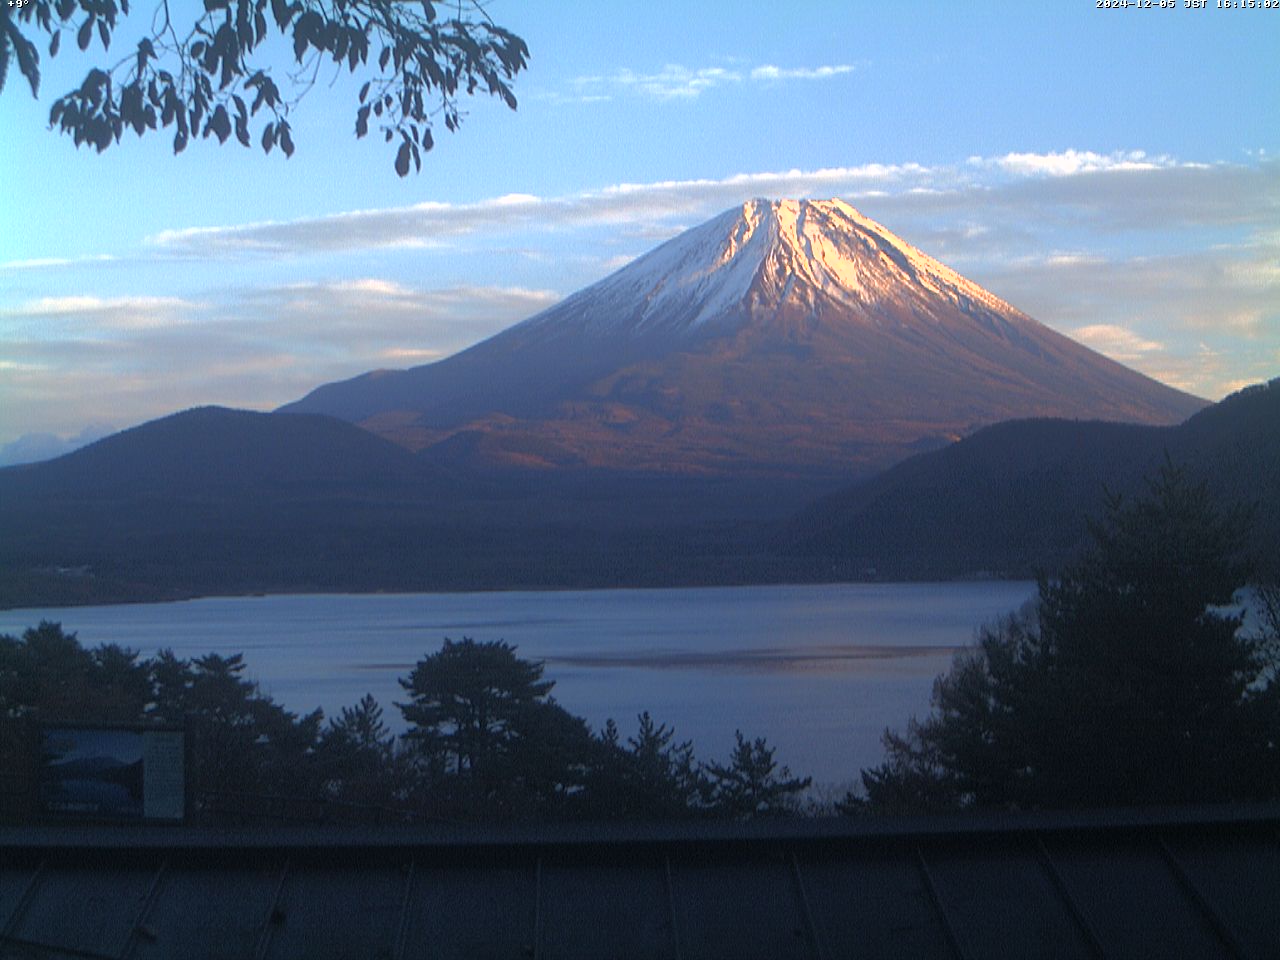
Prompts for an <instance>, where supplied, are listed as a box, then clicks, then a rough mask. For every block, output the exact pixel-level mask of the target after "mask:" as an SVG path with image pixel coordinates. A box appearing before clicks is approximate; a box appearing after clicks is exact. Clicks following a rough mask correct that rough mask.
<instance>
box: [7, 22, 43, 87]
mask: <svg viewBox="0 0 1280 960" xmlns="http://www.w3.org/2000/svg"><path fill="white" fill-rule="evenodd" d="M4 25H5V36H4V37H2V38H0V40H2V41H3V47H2V48H0V56H2V57H3V60H4V65H3V67H0V89H3V88H4V74H5V73H7V72H8V61H9V46H10V45H12V47H13V52H14V55H15V56H16V57H17V58H18V69H19V70H21V71H22V75H23V76H24V77H26V78H27V82H28V83H30V84H31V95H32V96H33V97H34V96H38V95H39V92H40V55H39V54H38V53H37V52H36V45H35V44H34V43H32V42H31V41H30V40H28V39H27V38H26V37H24V36H23V35H22V34H21V33H19V32H18V28H17V27H16V26H15V25H14V23H13V21H12V20H8V19H6V20H5V21H4Z"/></svg>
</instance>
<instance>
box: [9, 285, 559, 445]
mask: <svg viewBox="0 0 1280 960" xmlns="http://www.w3.org/2000/svg"><path fill="white" fill-rule="evenodd" d="M557 299H559V295H558V294H557V293H555V292H552V291H549V290H536V289H527V288H523V287H483V286H453V287H445V288H436V289H420V288H415V287H413V286H410V285H407V284H405V283H402V282H398V281H395V280H390V279H387V278H384V277H357V278H350V279H345V280H337V281H333V282H326V283H289V284H280V285H268V286H240V287H235V286H233V287H229V288H227V287H224V288H220V289H217V290H211V291H207V293H206V295H204V296H202V297H201V298H200V299H199V300H194V299H180V298H154V297H116V298H108V297H99V296H93V295H79V296H75V295H68V296H63V297H57V298H42V299H39V300H33V301H30V302H28V303H25V304H19V305H17V306H15V307H11V308H7V309H6V310H4V311H3V313H0V319H3V321H4V322H3V323H2V324H0V357H4V358H5V361H4V363H3V364H2V365H0V368H2V369H3V372H4V403H3V404H0V441H3V440H4V439H6V438H12V437H17V436H19V435H21V434H24V433H27V432H29V431H30V429H31V428H30V426H28V425H29V424H35V423H39V424H42V426H43V429H45V430H47V431H49V432H51V433H54V434H61V435H63V436H66V435H68V434H73V433H75V432H76V431H77V430H79V429H80V428H81V427H82V426H83V425H84V424H85V423H90V422H93V421H95V420H97V419H99V417H100V416H101V412H102V411H104V410H109V411H111V417H112V419H113V420H114V421H115V422H117V423H121V424H128V423H130V422H137V421H138V420H142V419H148V418H150V417H154V416H158V415H160V414H163V413H166V412H171V411H173V410H175V409H180V408H182V407H183V406H192V405H196V404H201V403H224V404H228V405H232V406H248V407H257V408H270V407H274V406H278V405H279V404H281V403H285V402H287V401H289V400H294V399H297V398H298V397H299V396H302V395H303V394H304V393H306V392H307V391H309V390H311V389H312V388H313V387H315V386H317V385H318V384H320V383H324V382H326V381H330V380H335V379H340V378H344V377H350V376H354V375H356V374H358V373H363V372H364V371H366V370H370V369H376V368H380V367H388V366H394V367H404V366H411V365H415V364H421V363H428V362H430V361H432V360H436V359H439V358H440V357H441V356H444V355H447V354H450V353H454V352H456V351H457V350H459V349H462V348H463V347H466V346H469V345H470V344H472V343H474V342H475V341H477V340H480V339H483V338H484V337H486V336H488V335H490V334H493V333H496V332H497V331H498V330H501V329H503V328H505V327H507V326H510V325H511V324H512V323H515V322H516V321H518V320H521V319H523V318H525V317H527V316H529V315H531V314H533V313H536V312H537V311H539V310H541V309H543V308H545V307H547V306H549V305H550V304H552V303H554V302H555V301H556V300H557ZM139 306H148V307H151V308H154V309H155V310H158V311H160V313H158V314H153V315H148V316H156V317H157V318H158V319H157V321H156V322H145V323H144V322H136V319H135V320H134V321H133V322H127V323H122V322H121V317H122V316H129V317H134V318H137V317H139V316H142V314H139V313H137V310H138V308H139ZM55 321H56V322H58V323H60V324H62V325H61V326H60V327H59V329H58V330H56V331H55V330H51V327H50V325H51V323H52V322H55ZM23 449H24V450H25V449H26V447H25V446H24V447H23ZM24 455H25V454H24Z"/></svg>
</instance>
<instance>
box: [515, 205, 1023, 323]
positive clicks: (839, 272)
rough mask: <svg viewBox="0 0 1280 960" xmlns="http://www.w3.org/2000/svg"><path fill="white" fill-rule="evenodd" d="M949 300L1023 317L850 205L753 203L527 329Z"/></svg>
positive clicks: (645, 259) (689, 234) (592, 288)
mask: <svg viewBox="0 0 1280 960" xmlns="http://www.w3.org/2000/svg"><path fill="white" fill-rule="evenodd" d="M939 297H940V298H943V299H945V300H949V301H951V302H952V303H954V304H957V305H960V306H962V307H966V308H967V307H968V306H970V305H977V306H981V307H984V308H986V309H988V310H993V311H996V312H999V313H1005V314H1012V315H1014V316H1017V317H1021V316H1022V315H1021V314H1020V313H1019V312H1018V311H1017V310H1015V309H1014V308H1012V307H1010V306H1009V305H1008V304H1006V303H1004V302H1003V301H1002V300H1000V299H999V298H997V297H995V296H993V295H992V294H990V293H988V292H987V291H986V290H984V289H982V288H981V287H979V286H978V285H977V284H975V283H972V282H971V281H969V280H966V279H965V278H964V277H962V276H960V275H959V274H957V273H956V272H955V271H953V270H951V269H950V268H948V267H946V266H944V265H943V264H941V263H939V262H938V261H937V260H934V259H933V258H932V257H930V256H928V255H927V254H925V253H923V252H921V251H920V250H917V249H916V248H915V247H913V246H911V245H910V244H909V243H907V242H906V241H905V240H903V239H901V238H900V237H898V236H896V235H894V234H893V233H891V232H890V231H888V230H887V229H885V228H884V227H883V226H881V225H880V224H878V223H876V222H875V221H874V220H871V219H869V218H867V217H865V216H863V215H862V214H861V213H859V212H858V211H857V210H856V209H854V207H852V206H850V205H849V204H848V203H845V202H844V201H843V200H763V199H756V200H749V201H747V202H746V203H744V204H743V205H742V206H741V207H738V208H734V209H731V210H727V211H725V212H724V213H722V214H720V215H719V216H716V217H714V218H712V219H711V220H708V221H707V222H706V223H703V224H701V225H700V226H697V227H694V228H692V229H690V230H687V231H685V232H684V233H681V234H680V235H678V236H676V237H674V238H673V239H671V240H668V241H667V242H666V243H664V244H662V245H661V246H659V247H657V248H655V249H654V250H651V251H650V252H649V253H646V254H644V255H643V256H641V257H638V258H637V259H636V260H634V261H632V262H631V263H629V264H628V265H627V266H625V267H623V268H622V269H621V270H618V271H617V272H616V273H613V274H611V275H610V276H608V277H605V278H604V279H603V280H600V281H598V282H597V283H595V284H593V285H591V286H589V287H586V288H584V289H582V290H580V291H578V292H577V293H575V294H573V295H572V296H570V297H569V298H567V299H566V300H564V301H562V302H561V303H560V304H558V305H556V306H554V307H552V308H550V309H549V310H546V311H544V312H543V313H540V314H538V315H537V316H534V317H531V318H530V319H529V320H527V321H525V322H524V323H523V324H521V325H520V326H521V327H522V328H524V329H526V330H530V331H532V330H536V329H539V328H548V327H550V326H553V325H554V326H559V325H560V324H562V323H564V322H565V321H566V320H571V321H572V323H573V326H574V327H576V328H578V329H583V330H593V331H596V332H610V331H613V332H622V331H628V332H631V333H636V334H638V333H641V332H646V331H651V330H653V331H656V330H659V329H661V330H666V331H669V332H673V333H675V332H681V331H695V330H697V329H699V328H701V327H703V326H704V325H707V324H711V323H714V322H715V321H716V320H717V319H718V318H722V317H725V316H726V315H728V314H733V315H737V316H741V315H742V313H743V311H744V310H745V311H747V312H755V311H758V310H769V309H776V308H777V307H779V306H781V305H782V304H783V303H784V302H788V301H790V302H795V303H798V304H801V305H806V306H808V307H809V308H810V309H814V308H816V306H817V300H818V299H820V298H826V299H829V300H832V301H836V302H838V303H842V304H846V305H848V306H851V307H855V308H859V309H861V310H863V311H866V310H869V309H871V310H873V309H874V308H875V307H877V306H882V305H885V304H888V303H897V304H904V303H905V304H911V303H912V302H913V301H924V300H931V299H935V298H939Z"/></svg>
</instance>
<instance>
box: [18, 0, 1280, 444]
mask: <svg viewBox="0 0 1280 960" xmlns="http://www.w3.org/2000/svg"><path fill="white" fill-rule="evenodd" d="M1185 2H1186V0H1179V6H1177V7H1171V8H1168V9H1162V8H1160V7H1159V6H1158V5H1157V6H1153V7H1151V8H1140V7H1137V6H1134V7H1131V8H1129V9H1099V8H1098V7H1097V5H1096V0H1051V2H1045V3H1038V4H1015V3H1001V2H986V3H984V2H973V3H966V4H954V3H947V4H943V3H931V2H903V3H896V4H885V3H875V4H872V3H861V2H849V0H844V2H792V3H789V4H785V5H779V4H748V3H742V2H741V0H735V2H724V0H698V2H696V3H689V2H683V3H673V2H666V0H658V2H650V3H644V4H637V3H634V2H629V3H622V2H613V0H595V2H592V3H590V4H586V3H575V2H569V0H528V2H517V0H490V2H488V3H486V5H485V7H486V9H487V11H488V13H489V15H490V16H492V18H493V19H494V20H495V21H496V22H498V23H500V24H502V25H503V26H506V27H508V28H509V29H511V30H513V31H514V32H515V33H517V34H518V35H520V36H521V37H522V38H524V40H525V41H526V42H527V43H528V46H529V49H530V62H529V68H528V69H527V71H524V72H522V73H521V74H520V75H519V76H518V77H517V79H516V82H515V85H514V92H515V94H516V96H517V98H518V100H519V106H518V109H517V110H516V111H514V112H512V111H510V110H508V109H507V108H506V107H505V106H504V105H503V104H502V103H501V102H500V101H497V100H493V99H490V98H475V99H472V100H469V101H467V102H466V103H465V105H464V107H465V111H466V116H465V118H464V120H463V123H462V126H461V129H460V130H459V131H458V132H456V133H452V134H451V133H447V132H445V131H444V130H443V129H441V130H438V131H437V135H436V146H435V149H434V150H433V151H431V152H430V153H428V154H426V155H425V157H424V162H423V169H422V172H421V173H419V174H410V176H408V177H407V178H404V179H400V178H398V177H397V176H396V174H395V172H394V170H393V168H392V161H393V159H394V148H393V147H388V146H386V145H385V144H384V143H383V142H382V138H381V137H380V136H377V135H376V133H375V134H374V135H371V136H369V137H366V138H364V139H360V140H357V139H356V138H355V136H354V134H353V128H354V114H355V109H356V106H357V99H356V91H357V87H358V83H356V82H353V81H352V80H351V78H350V77H348V76H346V75H345V74H338V73H336V72H335V71H333V70H332V68H330V69H328V70H325V71H322V73H321V74H320V76H319V80H318V82H317V83H316V84H315V85H314V87H312V88H311V89H310V90H309V91H308V92H307V93H306V95H305V96H304V97H303V98H302V100H301V101H300V103H299V104H298V105H297V106H296V108H295V109H294V110H293V112H292V113H291V115H290V121H291V123H292V126H293V131H294V135H293V139H294V141H295V143H296V145H297V150H296V152H295V154H294V155H293V157H292V158H290V159H287V160H286V159H285V158H283V157H282V156H281V155H280V153H279V151H275V152H273V153H272V155H270V156H264V155H263V153H262V152H261V150H259V149H257V148H255V149H252V150H246V149H243V148H241V147H239V146H238V145H236V144H235V143H234V140H231V141H228V143H227V144H226V145H224V146H218V145H217V144H216V142H214V141H212V140H208V141H195V142H193V143H192V145H191V146H189V147H188V148H187V150H186V151H185V152H184V153H183V154H182V155H181V156H177V157H175V156H173V154H172V149H171V142H172V136H171V134H169V135H165V134H164V133H161V134H159V135H156V134H148V135H147V136H145V137H143V138H136V137H135V136H134V135H133V134H132V133H126V135H125V137H124V139H123V140H122V142H121V143H120V144H118V145H115V146H113V147H112V148H110V149H109V150H107V151H106V152H105V153H102V154H97V153H94V152H92V151H91V150H90V149H88V148H81V149H80V150H77V149H76V148H75V147H74V145H73V143H72V142H71V140H70V139H69V138H66V137H64V136H61V135H59V134H57V133H55V132H53V131H52V130H50V129H49V128H48V125H47V117H48V110H49V105H50V103H51V102H52V101H53V99H54V98H55V97H56V96H57V95H58V94H60V93H62V92H65V91H66V90H68V89H71V88H72V87H75V86H78V85H79V83H80V81H81V79H82V78H83V76H84V74H85V72H86V71H87V70H88V69H89V67H90V66H94V65H99V64H100V63H104V62H106V63H110V62H115V60H117V59H119V58H120V57H122V56H124V55H126V54H127V53H128V51H129V50H130V48H131V47H132V42H131V41H130V40H129V39H128V37H129V30H130V29H131V28H132V29H140V27H139V25H142V26H145V24H146V23H148V22H149V20H150V16H151V11H150V7H149V5H148V3H147V2H146V0H135V3H134V4H133V7H134V13H133V14H132V15H131V18H130V21H127V22H126V24H125V26H124V27H122V28H121V31H120V32H119V33H118V34H117V38H116V42H114V43H113V45H112V48H111V51H110V53H109V54H104V53H103V51H102V50H101V47H100V46H99V45H98V43H97V42H95V43H94V44H93V45H92V46H91V47H90V49H89V51H87V52H85V53H81V52H80V51H79V50H78V49H77V48H76V45H75V44H74V42H72V41H73V40H74V37H72V36H68V37H66V38H65V39H66V41H67V42H64V43H63V44H62V48H61V51H60V53H59V55H58V56H57V57H56V58H52V59H51V58H49V57H48V56H47V55H45V56H42V60H41V70H42V74H43V78H42V82H41V90H40V96H39V98H38V99H37V98H33V97H32V95H31V91H30V88H29V86H27V85H26V83H25V82H24V81H23V79H22V77H21V76H19V75H18V74H17V71H16V70H13V69H11V70H10V76H9V78H8V83H7V85H5V87H4V89H3V91H2V92H0V225H3V229H0V462H6V461H7V462H14V461H16V460H19V459H23V458H24V457H30V456H35V455H47V454H49V453H53V452H57V451H60V450H62V449H66V447H67V446H68V445H74V444H75V443H78V442H82V441H84V440H86V439H91V438H94V437H97V436H100V435H102V434H103V433H105V432H109V431H111V430H115V429H122V428H125V427H128V426H132V425H134V424H137V423H140V422H143V421H145V420H148V419H152V418H155V417H158V416H163V415H165V414H168V413H172V412H175V411H178V410H182V409H185V408H188V407H191V406H197V405H201V404H208V403H216V404H223V405H228V406H236V407H245V408H252V409H264V410H265V409H271V408H273V407H275V406H278V405H280V404H283V403H286V402H289V401H291V400H294V399H297V398H298V397H301V396H302V395H304V394H306V393H307V392H308V391H310V390H311V389H312V388H314V387H316V386H318V385H319V384H321V383H325V382H329V381H332V380H335V379H341V378H346V377H350V376H354V375H357V374H359V373H362V372H365V371H367V370H371V369H377V368H387V367H408V366H414V365H417V364H421V363H427V362H430V361H432V360H435V359H439V358H440V357H443V356H447V355H448V354H450V353H453V352H456V351H457V350H459V349H462V348H464V347H466V346H468V345H470V344H472V343H475V342H477V341H479V340H481V339H483V338H485V337H487V336H490V335H492V334H493V333H496V332H497V331H499V330H501V329H503V328H505V327H507V326H509V325H511V324H512V323H515V322H517V321H519V320H521V319H523V318H525V317H527V316H530V315H532V314H533V313H535V312H537V311H539V310H541V309H543V308H545V307H547V306H550V305H551V304H553V303H554V302H556V301H557V300H559V299H560V298H562V297H564V296H566V295H568V294H570V293H572V292H573V291H575V290H577V289H579V288H581V287H583V286H585V285H587V284H589V283H591V282H594V281H595V280H598V279H600V278H602V277H604V276H606V275H607V274H608V273H610V272H612V271H613V270H616V269H618V268H619V267H621V266H623V265H625V264H626V263H627V262H628V261H629V260H631V259H632V258H634V257H636V256H638V255H639V254H641V253H643V252H645V251H646V250H648V249H650V248H652V247H653V246H655V245H656V244H658V243H660V242H662V241H663V240H665V239H668V238H670V237H672V236H674V235H675V234H677V233H678V232H680V231H681V230H684V229H687V228H688V227H691V226H694V225H696V224H698V223H700V222H702V221H704V220H706V219H708V218H710V217H711V216H714V215H715V214H717V213H719V212H721V211H723V210H725V209H728V208H730V207H732V206H735V205H737V204H740V203H742V202H743V201H744V200H747V199H751V198H754V197H769V198H782V197H813V198H828V197H842V198H844V199H847V200H848V201H850V202H851V203H853V204H854V205H855V206H857V207H858V208H859V209H860V210H861V211H862V212H863V213H865V214H867V215H868V216H870V217H872V218H874V219H876V220H878V221H880V222H881V223H882V224H884V225H885V226H886V227H888V228H889V229H890V230H892V231H893V232H895V233H897V234H898V235H899V236H902V237H903V238H904V239H906V240H908V241H909V242H911V243H913V244H914V245H916V246H917V247H920V248H921V249H923V250H924V251H925V252H926V253H929V254H931V255H933V256H935V257H937V258H938V259H940V260H942V261H943V262H944V263H946V264H948V265H949V266H951V267H953V268H954V269H956V270H958V271H959V272H961V273H963V274H965V275H966V276H968V277H970V278H971V279H973V280H975V281H976V282H978V283H980V284H982V285H983V286H985V287H986V288H988V289H989V290H991V291H992V292H993V293H995V294H996V295H998V296H1000V297H1002V298H1003V299H1005V300H1007V301H1009V302H1010V303H1012V304H1013V305H1015V306H1017V307H1019V308H1020V309H1022V310H1023V311H1025V312H1026V313H1029V314H1030V315H1031V316H1033V317H1035V318H1036V319H1038V320H1040V321H1041V322H1043V323H1046V324H1048V325H1049V326H1051V327H1053V328H1054V329H1056V330H1059V331H1061V332H1063V333H1065V334H1067V335H1069V336H1071V337H1073V338H1075V339H1077V340H1079V341H1080V342H1082V343H1085V344H1086V345H1088V346H1090V347H1093V348H1094V349H1096V350H1099V351H1100V352H1102V353H1104V354H1106V355H1108V356H1110V357H1112V358H1114V359H1116V360H1119V361H1120V362H1122V363H1125V364H1128V365H1129V366H1132V367H1134V368H1136V369H1138V370H1141V371H1142V372H1144V373H1146V374H1148V375H1150V376H1153V377H1156V378H1157V379H1160V380H1162V381H1164V382H1166V383H1169V384H1171V385H1173V386H1176V387H1179V388H1182V389H1184V390H1187V391H1190V392H1192V393H1195V394H1198V395H1199V396H1202V397H1205V398H1208V399H1211V400H1216V399H1219V398H1221V397H1223V396H1224V395H1226V394H1228V393H1230V392H1232V391H1234V390H1236V389H1239V388H1240V387H1242V386H1244V385H1247V384H1250V383H1256V382H1259V381H1262V380H1266V379H1270V378H1272V377H1275V376H1277V375H1280V56H1277V51H1278V50H1280V9H1275V8H1270V9H1263V8H1227V9H1219V8H1217V3H1218V2H1219V0H1209V2H1208V4H1207V6H1206V8H1205V9H1189V8H1187V7H1186V6H1185ZM188 6H190V7H194V4H188V3H184V4H174V5H173V9H175V10H177V9H179V8H180V7H188ZM197 9H198V8H197ZM288 56H289V54H288V51H286V50H283V49H274V48H273V49H270V50H267V51H265V61H264V62H265V63H266V64H267V65H274V67H275V71H276V73H277V76H279V77H280V78H281V81H282V80H283V75H284V71H286V70H287V67H288V63H287V61H288ZM33 451H36V453H33Z"/></svg>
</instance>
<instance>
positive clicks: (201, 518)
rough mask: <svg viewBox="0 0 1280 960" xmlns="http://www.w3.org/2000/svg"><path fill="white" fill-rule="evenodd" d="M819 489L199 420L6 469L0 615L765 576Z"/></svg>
mask: <svg viewBox="0 0 1280 960" xmlns="http://www.w3.org/2000/svg"><path fill="white" fill-rule="evenodd" d="M463 440H464V438H459V440H458V442H460V443H461V442H463ZM819 489H821V488H820V487H817V486H814V485H813V484H804V483H800V482H796V481H791V480H761V479H754V480H753V479H750V478H746V479H742V480H732V481H730V480H727V479H725V478H681V477H674V478H672V477H668V478H663V477H652V476H644V475H629V474H624V473H615V472H607V473H599V472H593V471H589V470H581V469H578V470H564V471H558V472H555V473H552V474H547V473H545V472H543V471H536V470H535V471H527V470H526V471H520V470H514V469H512V468H511V467H510V465H506V464H504V465H503V466H502V469H500V470H484V471H482V472H480V473H477V472H475V471H474V470H472V469H470V468H465V467H458V468H456V469H455V468H454V467H453V466H451V465H449V464H446V463H443V462H438V463H430V462H427V461H425V460H423V459H422V458H420V457H417V456H415V455H414V454H411V453H410V452H408V451H407V450H405V449H403V448H402V447H399V446H396V445H395V444H393V443H391V442H389V441H387V440H384V439H381V438H379V437H377V436H374V435H373V434H371V433H369V432H368V431H365V430H363V429H361V428H359V427H356V426H353V425H351V424H349V423H345V422H343V421H340V420H335V419H332V418H330V417H324V416H320V415H316V414H282V413H277V414H264V413H251V412H247V411H242V410H227V409H222V408H216V407H205V408H200V409H196V410H189V411H186V412H184V413H179V414H175V415H173V416H170V417H165V418H163V419H161V420H156V421H153V422H151V423H147V424H143V425H142V426H140V427H137V428H135V429H133V430H127V431H124V432H122V433H119V434H116V435H114V436H112V437H108V438H106V439H104V440H101V441H99V442H97V443H95V444H93V445H91V446H89V447H85V448H83V449H81V450H78V451H76V452H74V453H71V454H68V455H66V456H64V457H60V458H58V459H56V460H50V461H47V462H44V463H36V464H28V465H23V466H17V467H10V468H7V469H0V606H6V607H13V606H60V605H65V604H76V603H98V602H117V601H124V600H156V599H177V598H183V597H190V596H196V595H209V594H238V593H255V592H309V591H367V590H462V589H483V588H496V587H565V586H584V587H585V586H610V587H613V586H623V585H646V584H647V585H675V584H681V583H695V582H696V583H719V582H741V581H743V580H751V579H757V580H758V579H772V578H774V577H775V576H777V574H775V573H773V572H771V571H772V567H771V564H772V563H773V558H772V557H771V556H769V555H768V554H767V552H766V550H765V547H764V545H765V543H766V536H765V534H764V531H765V529H766V525H768V524H772V523H776V522H780V521H781V520H782V519H783V518H784V517H785V516H786V514H787V513H789V512H790V511H792V510H794V509H795V507H796V505H798V504H800V503H803V502H805V501H806V500H807V499H810V498H811V497H812V496H813V495H814V494H815V493H816V492H817V491H818V490H819Z"/></svg>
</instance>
